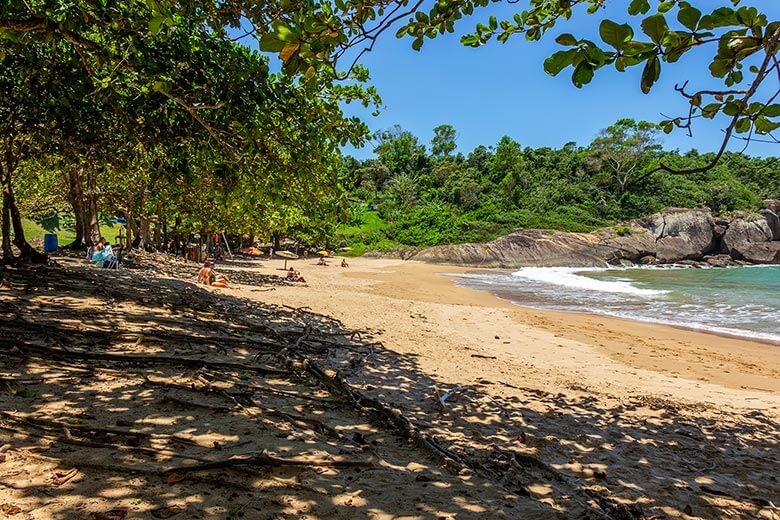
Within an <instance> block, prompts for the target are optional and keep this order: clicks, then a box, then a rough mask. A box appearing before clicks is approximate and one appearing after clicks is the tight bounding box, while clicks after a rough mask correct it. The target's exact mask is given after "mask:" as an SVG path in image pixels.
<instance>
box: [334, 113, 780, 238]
mask: <svg viewBox="0 0 780 520" xmlns="http://www.w3.org/2000/svg"><path fill="white" fill-rule="evenodd" d="M660 134H661V129H659V127H658V126H657V125H654V124H652V123H648V122H645V121H639V122H637V121H633V120H631V119H623V120H620V121H617V122H616V123H615V124H613V125H611V126H610V127H608V128H606V129H604V130H603V131H602V132H600V133H599V135H597V136H596V137H595V138H594V139H593V141H592V142H591V143H590V144H589V145H588V146H578V145H577V144H575V143H568V144H566V145H564V146H563V147H562V148H559V149H553V148H529V147H525V148H524V147H522V146H521V144H520V143H518V142H517V141H515V140H514V139H512V138H511V137H508V136H505V137H503V138H501V140H500V141H499V142H498V143H496V144H495V145H493V146H489V147H486V146H478V147H476V148H475V149H474V150H472V151H470V152H468V153H467V154H462V153H454V150H455V148H456V143H455V136H456V131H455V129H454V128H452V127H451V126H449V125H440V126H438V127H436V129H435V130H434V137H433V139H432V141H431V143H430V146H429V147H426V146H425V145H424V144H423V143H421V142H420V141H419V139H418V138H417V137H415V136H414V135H412V134H411V133H410V132H408V131H404V130H403V129H401V128H400V127H395V128H392V129H390V130H387V131H382V132H379V133H377V134H376V135H375V143H376V145H375V147H374V152H375V157H374V158H371V159H368V160H365V161H358V160H355V159H354V158H351V157H347V158H345V160H344V164H345V169H346V179H347V187H348V188H349V193H350V198H351V200H352V208H353V209H352V211H351V213H350V215H351V221H350V224H349V225H348V226H343V227H342V228H341V229H340V230H339V231H340V236H339V240H340V241H341V245H344V246H348V247H350V248H352V250H353V251H356V252H364V251H366V250H371V249H380V250H382V249H385V250H386V249H393V248H397V247H400V246H404V245H407V246H430V245H438V244H448V243H456V242H481V241H486V240H490V239H492V238H495V237H497V236H499V235H502V234H506V233H509V232H511V231H514V230H515V229H518V228H542V229H560V230H568V231H589V230H592V229H595V228H598V227H603V226H612V225H617V224H618V223H619V222H621V221H624V220H629V219H633V218H637V217H641V216H644V215H647V214H650V213H653V212H655V211H657V210H659V209H661V208H664V207H670V206H675V207H707V208H710V209H711V210H712V211H713V212H714V213H715V214H728V213H730V212H734V211H737V210H744V211H751V210H756V209H758V208H759V207H760V206H761V203H762V200H763V199H766V198H778V197H780V162H779V161H778V160H777V159H776V158H756V157H749V156H747V155H744V154H741V153H725V154H724V155H723V157H722V159H721V160H720V162H718V164H717V165H716V166H715V167H713V168H710V169H708V170H706V171H704V172H697V173H691V174H687V175H680V174H675V173H670V172H667V171H663V170H659V169H658V165H659V164H661V163H662V162H663V163H666V164H669V165H672V166H674V168H677V169H683V170H684V169H689V168H692V167H694V166H695V165H697V164H701V163H702V162H707V161H710V160H711V159H712V158H713V157H714V155H715V154H714V153H708V154H700V153H698V152H697V151H695V150H691V151H689V152H685V153H680V152H679V151H664V150H663V149H662V147H661V140H660ZM368 208H371V209H372V210H369V209H368Z"/></svg>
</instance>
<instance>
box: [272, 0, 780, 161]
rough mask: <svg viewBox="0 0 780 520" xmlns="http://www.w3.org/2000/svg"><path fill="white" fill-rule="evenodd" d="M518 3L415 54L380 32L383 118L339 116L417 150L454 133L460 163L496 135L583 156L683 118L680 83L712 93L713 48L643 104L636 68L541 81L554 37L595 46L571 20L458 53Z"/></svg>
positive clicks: (772, 12) (702, 140)
mask: <svg viewBox="0 0 780 520" xmlns="http://www.w3.org/2000/svg"><path fill="white" fill-rule="evenodd" d="M702 2H703V4H698V5H707V6H710V5H711V6H713V7H717V6H718V5H721V4H722V5H725V4H729V5H730V3H731V2H728V1H726V0H723V1H713V0H702ZM523 3H524V2H521V3H519V4H516V5H514V6H513V5H508V4H491V6H490V7H489V8H486V9H485V10H483V11H478V12H477V13H476V14H475V15H474V16H472V17H471V18H466V19H464V20H461V21H460V24H459V25H456V32H455V33H453V34H447V35H444V36H440V37H438V38H437V39H435V40H426V42H425V45H424V46H423V48H422V50H421V51H420V52H417V51H414V50H412V49H411V42H412V40H411V39H409V38H405V39H401V40H398V39H396V38H395V37H394V32H395V31H394V30H392V31H387V32H386V33H385V35H384V39H383V40H379V41H378V42H377V44H376V46H375V48H374V50H373V51H372V52H371V53H367V54H365V55H364V58H363V59H362V60H361V63H362V64H363V65H365V66H366V67H367V68H368V69H369V71H370V73H371V81H370V84H373V85H375V86H376V87H377V89H378V91H379V94H380V95H381V96H382V98H383V105H384V106H383V107H382V109H381V114H380V115H379V116H378V117H373V116H372V115H371V112H372V110H371V109H363V108H362V107H360V106H353V105H347V106H345V112H346V113H347V114H349V115H358V116H360V117H361V118H362V119H363V120H364V121H366V123H367V124H368V125H369V127H370V128H371V130H372V131H374V130H380V129H386V128H389V127H391V126H393V125H400V126H401V127H402V128H403V129H405V130H409V131H411V132H412V133H413V134H415V135H416V136H417V137H418V138H419V139H420V141H421V142H422V143H424V144H428V143H429V142H430V139H431V137H432V136H433V128H434V127H435V126H437V125H440V124H450V125H452V126H454V127H455V129H456V130H457V132H458V140H457V144H458V151H460V152H463V153H464V154H465V153H468V152H469V151H471V150H472V149H473V148H474V147H476V146H478V145H480V144H482V145H485V146H490V145H495V144H496V143H497V142H498V140H499V139H500V138H501V137H502V136H504V135H508V136H510V137H512V138H513V139H515V140H517V141H518V142H519V143H520V144H521V145H522V146H530V147H542V146H549V147H560V146H562V145H564V144H565V143H567V142H570V141H574V142H576V143H577V144H579V145H583V146H584V145H587V144H588V143H590V142H591V141H592V140H593V138H594V137H595V136H596V135H597V133H598V132H599V130H600V129H603V128H606V127H607V126H609V125H610V124H612V123H614V122H615V121H616V120H618V119H620V118H625V117H630V118H634V119H637V120H640V119H644V120H648V121H654V122H659V121H661V120H662V119H664V116H663V115H661V114H662V113H663V114H666V115H670V116H680V115H683V114H684V113H686V107H687V101H686V100H684V99H683V98H682V97H681V96H680V95H679V94H678V93H677V92H675V91H674V85H675V83H682V82H683V81H685V80H686V79H687V80H690V85H691V88H696V89H698V88H703V87H708V86H713V85H714V86H717V85H718V83H713V78H711V77H710V75H709V71H708V69H707V65H708V64H709V62H710V59H711V58H710V59H708V57H711V55H712V53H713V52H714V49H712V48H709V49H704V50H705V51H706V52H697V53H696V54H694V53H689V54H688V55H686V56H685V57H683V59H682V60H681V61H680V62H678V63H677V64H663V69H662V74H661V78H660V80H659V81H658V82H657V83H656V85H655V86H654V87H653V90H652V91H651V93H650V94H648V95H644V94H642V92H641V90H640V89H639V78H640V75H641V67H642V66H641V65H640V66H639V67H634V68H631V69H629V70H628V71H627V72H624V73H618V72H616V71H615V70H614V68H612V69H607V68H604V69H602V70H601V71H598V72H597V73H596V76H595V78H594V80H593V82H592V83H591V84H589V85H586V86H585V87H583V88H582V89H577V88H576V87H574V86H573V85H572V83H571V80H570V74H571V69H570V68H569V69H565V70H564V71H563V72H561V74H559V75H558V76H557V77H551V76H548V75H547V74H546V73H545V72H544V70H543V62H544V59H545V58H546V57H547V56H549V55H550V54H552V53H554V52H556V51H558V50H561V49H562V47H560V46H559V45H558V44H556V43H555V41H554V39H555V37H556V36H557V35H558V34H560V33H562V32H571V33H573V34H575V36H578V37H589V38H591V39H594V40H596V41H600V39H599V38H598V37H597V34H598V33H597V29H598V22H599V21H600V19H601V18H603V17H604V15H598V16H587V15H585V14H584V13H583V12H580V13H576V14H575V16H574V17H573V18H572V20H569V21H565V22H564V23H562V24H559V27H556V29H555V30H554V31H551V32H550V33H548V34H547V35H545V37H543V39H542V41H540V42H528V41H525V39H524V38H523V37H522V36H519V37H514V38H510V40H509V41H508V42H507V43H506V44H503V45H502V44H500V43H498V42H491V43H490V44H488V45H486V46H483V47H480V48H476V49H474V48H469V47H464V46H463V45H461V44H460V41H459V40H460V35H462V34H463V33H466V32H469V31H470V30H472V29H473V27H474V25H475V24H476V23H477V22H483V21H486V20H487V18H488V16H489V15H490V14H493V13H495V14H497V15H498V16H499V20H500V19H501V14H504V15H506V14H509V16H510V17H511V13H512V12H513V10H512V8H513V7H515V8H518V9H520V8H521V6H522V4H523ZM618 4H619V5H618ZM611 5H612V6H615V7H614V8H612V7H611V8H610V10H608V11H607V12H606V15H607V16H608V17H609V18H611V19H613V20H615V21H628V20H627V15H625V14H624V13H625V7H626V5H627V0H624V1H622V2H616V3H614V4H611ZM742 5H754V6H756V7H757V8H759V10H760V11H762V12H764V13H766V14H767V17H768V18H769V21H773V20H778V19H780V1H778V0H753V1H752V2H750V1H748V2H743V4H742ZM577 14H579V15H581V16H577ZM273 59H275V58H273ZM726 125H727V122H726V121H725V120H724V119H721V120H718V119H715V120H714V121H712V120H705V121H701V122H699V123H697V124H696V125H695V127H694V129H693V131H694V135H693V137H688V136H687V135H686V133H685V132H684V131H682V130H675V131H674V132H673V133H672V134H671V135H664V136H663V143H664V147H665V148H667V149H680V150H683V151H686V150H689V149H691V148H695V149H697V150H699V151H700V152H705V151H716V150H717V149H718V148H719V147H720V143H721V141H722V137H723V132H722V128H725V126H726ZM743 148H744V143H743V142H738V141H733V142H732V144H731V145H730V147H729V149H731V150H736V151H741V150H742V149H743ZM344 152H345V153H348V154H351V155H354V156H355V157H357V158H359V159H366V158H370V157H372V156H373V152H372V145H371V144H370V143H369V144H368V145H367V146H366V147H364V148H362V149H357V150H356V149H354V148H351V147H347V148H345V149H344ZM746 153H748V154H750V155H760V156H776V155H780V145H773V144H762V143H751V145H750V147H749V148H748V149H747V151H746Z"/></svg>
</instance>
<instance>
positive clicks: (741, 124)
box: [734, 117, 750, 134]
mask: <svg viewBox="0 0 780 520" xmlns="http://www.w3.org/2000/svg"><path fill="white" fill-rule="evenodd" d="M734 130H736V131H737V133H738V134H744V133H745V132H747V131H748V130H750V118H749V117H743V118H741V119H738V120H737V124H736V126H734Z"/></svg>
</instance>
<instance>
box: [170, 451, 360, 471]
mask: <svg viewBox="0 0 780 520" xmlns="http://www.w3.org/2000/svg"><path fill="white" fill-rule="evenodd" d="M235 466H266V467H282V466H284V467H304V468H311V467H326V468H373V467H374V463H373V462H370V461H362V460H322V459H319V460H305V459H286V458H282V457H276V456H274V455H269V454H268V453H267V452H266V451H265V450H263V451H261V452H260V453H256V454H250V455H233V456H231V457H228V458H226V459H223V460H217V461H213V462H206V463H204V464H193V465H191V466H178V467H175V468H170V469H167V470H165V471H164V472H163V474H171V473H176V474H179V473H192V472H195V471H207V470H212V469H223V468H232V467H235Z"/></svg>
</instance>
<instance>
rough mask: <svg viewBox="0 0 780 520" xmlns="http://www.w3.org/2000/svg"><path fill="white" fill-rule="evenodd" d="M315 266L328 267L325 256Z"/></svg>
mask: <svg viewBox="0 0 780 520" xmlns="http://www.w3.org/2000/svg"><path fill="white" fill-rule="evenodd" d="M317 265H328V262H326V261H325V255H322V256H321V257H320V261H319V262H317Z"/></svg>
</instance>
